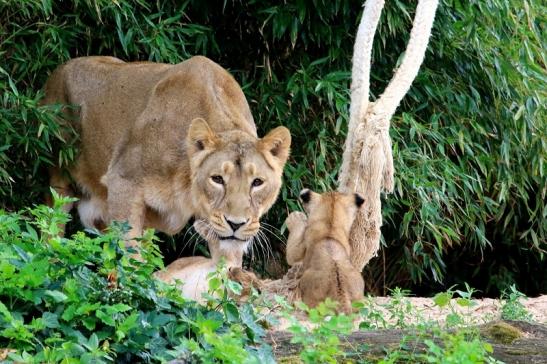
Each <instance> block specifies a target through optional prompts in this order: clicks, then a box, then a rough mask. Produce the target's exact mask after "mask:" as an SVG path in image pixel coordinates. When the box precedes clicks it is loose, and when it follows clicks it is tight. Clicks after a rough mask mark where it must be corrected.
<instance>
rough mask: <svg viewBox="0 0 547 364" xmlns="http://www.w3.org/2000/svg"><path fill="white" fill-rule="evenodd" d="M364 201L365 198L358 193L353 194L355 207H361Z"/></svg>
mask: <svg viewBox="0 0 547 364" xmlns="http://www.w3.org/2000/svg"><path fill="white" fill-rule="evenodd" d="M364 202H365V199H364V198H362V197H361V195H359V194H358V193H356V194H355V205H356V206H357V208H359V207H361V205H363V203H364Z"/></svg>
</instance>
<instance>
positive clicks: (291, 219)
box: [285, 211, 308, 231]
mask: <svg viewBox="0 0 547 364" xmlns="http://www.w3.org/2000/svg"><path fill="white" fill-rule="evenodd" d="M307 221H308V217H307V216H306V214H305V213H303V212H300V211H293V212H291V213H290V214H289V216H287V219H286V220H285V224H287V229H289V231H293V230H295V229H298V228H299V227H301V226H302V227H303V226H305V225H306V222H307Z"/></svg>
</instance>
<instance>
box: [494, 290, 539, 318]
mask: <svg viewBox="0 0 547 364" xmlns="http://www.w3.org/2000/svg"><path fill="white" fill-rule="evenodd" d="M501 298H502V300H505V302H504V303H503V306H501V318H502V319H504V320H519V321H530V320H532V315H531V314H530V312H528V310H527V309H526V307H524V305H523V304H522V302H521V300H522V299H526V296H525V295H524V294H523V293H522V292H519V290H518V289H517V287H515V285H511V287H509V292H507V291H504V292H503V293H502V295H501Z"/></svg>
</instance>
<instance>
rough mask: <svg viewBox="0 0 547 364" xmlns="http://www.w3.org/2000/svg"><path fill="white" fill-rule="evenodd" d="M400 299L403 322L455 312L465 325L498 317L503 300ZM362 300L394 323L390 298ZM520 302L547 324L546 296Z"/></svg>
mask: <svg viewBox="0 0 547 364" xmlns="http://www.w3.org/2000/svg"><path fill="white" fill-rule="evenodd" d="M403 300H404V301H403V302H402V303H399V309H404V310H405V313H404V317H405V319H404V320H405V323H406V324H413V323H418V322H428V321H435V322H438V323H441V324H442V323H444V322H445V320H446V317H447V315H449V314H450V313H453V312H456V313H458V314H461V315H462V316H463V317H464V318H465V322H466V323H467V324H474V325H480V324H484V323H487V322H491V321H495V320H498V319H500V318H501V308H502V306H503V303H504V302H503V301H501V300H499V299H492V298H484V299H473V300H472V303H471V305H470V306H468V307H462V306H460V305H458V304H457V302H456V299H452V300H451V301H450V303H449V304H448V305H446V306H445V307H443V308H441V307H439V306H437V305H435V303H434V302H433V299H432V298H426V297H405V298H404V299H403ZM365 302H366V305H367V306H369V307H370V310H371V311H375V312H381V313H382V315H381V316H382V318H383V320H385V321H386V322H387V323H388V324H395V323H396V322H397V317H394V316H393V315H392V314H390V312H393V308H389V306H393V304H394V302H393V298H392V297H368V298H365ZM520 302H521V303H522V304H523V305H524V307H525V308H526V310H527V311H528V312H529V313H530V315H531V319H532V321H534V322H536V323H540V324H544V325H547V295H542V296H539V297H534V298H522V299H521V300H520ZM295 318H297V319H298V321H300V323H301V324H303V325H304V326H306V327H309V328H311V327H313V326H314V325H313V324H311V323H310V322H309V321H308V320H307V317H306V315H305V314H304V313H302V312H300V313H295ZM362 319H364V320H366V319H367V318H364V317H362V318H361V319H358V320H357V321H356V322H355V324H356V327H357V326H358V324H359V322H360V321H362ZM369 319H370V318H369ZM290 325H291V324H290V320H287V319H285V318H279V325H277V326H276V327H275V328H274V329H273V331H282V330H287V328H288V327H289V326H290Z"/></svg>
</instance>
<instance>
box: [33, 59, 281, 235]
mask: <svg viewBox="0 0 547 364" xmlns="http://www.w3.org/2000/svg"><path fill="white" fill-rule="evenodd" d="M45 94H46V96H45V99H44V101H43V102H44V103H45V104H53V103H63V104H72V105H76V106H77V108H76V110H75V109H74V108H66V116H67V119H71V120H73V121H71V122H72V124H73V126H74V128H75V129H76V130H77V131H78V134H79V137H80V142H81V143H80V146H79V148H80V153H79V155H78V157H77V160H76V162H75V164H74V165H73V166H72V167H71V168H70V169H69V171H68V172H69V176H68V175H64V174H63V173H61V172H60V171H59V170H56V169H55V170H52V171H51V172H52V173H51V186H52V187H53V188H54V189H56V190H57V192H59V193H61V194H63V195H74V194H76V195H78V197H79V198H80V202H79V209H78V210H79V213H80V216H81V220H82V222H83V223H84V224H85V225H86V226H87V227H98V226H104V225H105V224H108V223H110V222H111V221H113V220H119V221H127V222H128V223H129V224H130V226H131V231H130V233H129V237H128V240H130V239H133V238H134V237H136V236H139V235H141V233H142V230H143V229H144V228H155V229H157V230H159V231H163V232H166V233H168V234H175V233H177V232H179V231H180V230H181V229H182V228H183V227H184V225H185V224H186V223H187V221H188V220H189V219H190V217H192V216H195V217H196V218H198V219H201V220H203V221H204V223H206V224H207V226H208V228H209V229H210V231H211V233H212V234H215V235H217V236H219V237H223V238H225V240H223V243H225V244H228V245H229V244H230V243H231V242H234V243H236V245H237V244H239V243H242V242H249V241H250V240H251V239H252V238H253V236H254V235H255V234H256V233H257V232H258V229H259V227H260V225H259V218H260V216H261V215H262V214H264V213H265V212H266V211H267V210H268V209H269V208H270V207H271V206H272V204H273V203H274V201H275V200H276V198H277V195H278V192H279V189H280V187H281V175H282V171H283V166H284V164H285V162H286V160H287V157H288V153H289V146H290V134H289V132H288V130H287V129H286V128H284V127H278V128H276V129H274V130H272V131H271V132H270V133H269V134H267V135H266V136H265V137H264V138H262V139H259V138H258V137H257V133H256V127H255V124H254V121H253V117H252V115H251V112H250V109H249V105H248V104H247V101H246V100H245V97H244V95H243V92H242V91H241V88H240V87H239V85H238V84H237V82H236V81H235V80H234V79H233V77H232V76H231V75H230V74H229V73H228V72H227V71H225V70H224V69H223V68H222V67H220V66H219V65H217V64H215V63H214V62H212V61H210V60H209V59H207V58H205V57H193V58H191V59H189V60H187V61H185V62H182V63H180V64H176V65H169V64H159V63H151V62H135V63H126V62H123V61H121V60H119V59H117V58H113V57H84V58H77V59H73V60H71V61H69V62H67V63H66V64H64V65H62V66H60V67H58V68H57V69H56V70H55V71H54V72H53V73H52V74H51V76H50V77H49V79H48V81H47V83H46V86H45ZM213 176H220V177H222V181H223V183H222V184H219V183H216V182H214V180H212V177H213ZM257 178H258V179H260V180H261V181H262V182H263V183H262V184H261V185H260V186H256V187H255V186H253V184H252V183H253V181H254V180H255V179H257ZM72 181H73V183H71V182H72ZM73 187H76V188H74V189H73ZM75 191H78V193H75ZM70 207H71V206H69V208H70ZM229 221H231V222H232V223H235V224H236V226H237V225H239V224H241V226H240V227H237V228H233V227H232V226H231V225H230V224H229Z"/></svg>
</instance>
